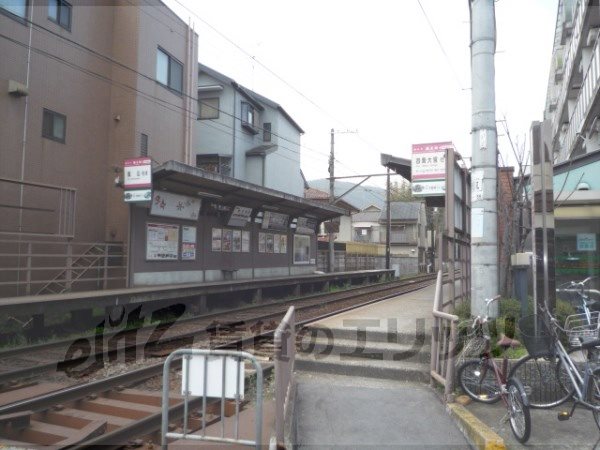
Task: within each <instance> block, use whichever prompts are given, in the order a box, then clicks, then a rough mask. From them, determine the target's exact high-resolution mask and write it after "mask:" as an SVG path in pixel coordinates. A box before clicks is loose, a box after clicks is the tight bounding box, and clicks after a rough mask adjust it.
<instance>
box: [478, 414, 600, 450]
mask: <svg viewBox="0 0 600 450" xmlns="http://www.w3.org/2000/svg"><path fill="white" fill-rule="evenodd" d="M466 408H467V409H468V410H469V411H470V412H471V413H473V414H474V415H475V416H476V417H477V418H479V419H480V420H481V421H483V423H485V424H486V425H488V426H489V427H490V428H492V429H493V430H494V431H495V432H496V433H498V434H499V435H500V437H502V439H504V442H505V444H506V447H507V448H509V449H510V448H532V447H536V448H544V449H547V448H549V449H582V450H585V449H598V448H600V430H598V427H597V426H596V423H595V422H594V418H593V416H592V412H591V411H588V410H586V409H583V408H577V409H576V410H575V415H574V416H573V418H571V420H568V421H564V422H560V421H559V420H558V419H557V418H556V417H557V414H558V412H559V411H563V410H564V411H570V406H568V405H561V406H559V407H557V408H553V409H548V410H542V409H532V410H531V437H530V438H529V441H528V442H527V445H526V446H525V445H522V444H520V443H519V442H517V441H516V439H515V438H514V436H513V434H512V431H511V429H510V425H509V424H508V422H506V421H504V420H502V419H503V417H504V415H505V414H506V408H505V407H504V406H503V405H502V404H501V403H497V404H494V405H485V404H483V403H477V402H473V403H470V404H469V405H467V406H466Z"/></svg>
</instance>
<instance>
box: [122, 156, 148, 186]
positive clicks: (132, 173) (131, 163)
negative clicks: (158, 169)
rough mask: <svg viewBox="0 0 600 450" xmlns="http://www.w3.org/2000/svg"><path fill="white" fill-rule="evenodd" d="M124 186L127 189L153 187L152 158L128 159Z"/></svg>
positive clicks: (125, 166) (125, 164) (125, 165)
mask: <svg viewBox="0 0 600 450" xmlns="http://www.w3.org/2000/svg"><path fill="white" fill-rule="evenodd" d="M123 187H124V188H125V189H143V188H150V187H152V160H151V159H150V158H134V159H126V160H125V163H124V175H123Z"/></svg>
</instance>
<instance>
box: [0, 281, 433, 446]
mask: <svg viewBox="0 0 600 450" xmlns="http://www.w3.org/2000/svg"><path fill="white" fill-rule="evenodd" d="M428 281H429V280H426V281H425V280H421V281H419V282H411V283H409V284H408V285H407V286H404V287H406V288H408V289H403V290H402V291H401V292H396V293H394V294H388V295H384V296H383V297H378V298H376V299H371V300H368V301H366V302H361V303H359V304H356V305H352V306H348V307H345V308H342V309H340V310H336V311H332V312H328V313H324V314H321V315H319V316H316V317H311V318H307V319H304V320H301V321H298V322H297V323H296V328H302V327H304V326H306V325H308V324H310V323H313V322H316V321H319V320H322V319H325V318H328V317H331V316H334V315H336V314H341V313H343V312H346V311H350V310H353V309H357V308H361V307H364V306H367V305H371V304H374V303H377V302H380V301H383V300H386V299H389V298H393V297H396V296H398V295H401V294H406V293H409V292H413V291H416V290H419V289H422V288H424V287H426V286H428V285H430V284H431V283H429V282H428ZM274 333H275V330H269V331H265V332H263V333H260V334H257V335H254V336H251V337H246V338H242V339H238V340H235V341H230V342H227V343H223V344H220V345H217V346H215V348H227V347H231V346H233V345H235V346H243V345H245V344H248V343H249V342H252V343H254V342H256V341H257V340H259V339H264V338H266V337H271V336H273V334H274ZM180 364H181V359H179V360H176V361H174V365H175V367H178V366H179V365H180ZM265 366H266V367H265V370H266V371H267V372H268V371H270V370H272V368H273V365H272V364H265ZM162 370H163V363H162V362H161V363H158V364H154V365H152V366H148V367H145V368H142V369H137V370H134V371H130V372H127V373H124V374H120V375H115V376H112V377H109V378H105V379H102V380H97V381H93V382H90V383H85V384H80V385H77V386H72V387H68V388H65V389H63V390H60V391H56V392H52V393H49V394H44V395H41V396H39V397H36V398H34V399H28V400H22V401H19V402H15V403H12V404H10V405H5V406H2V407H0V416H1V415H5V414H12V413H16V412H21V411H32V412H39V411H43V410H46V409H49V408H52V407H53V406H55V405H57V404H61V403H67V402H73V401H76V400H78V399H81V398H85V397H87V396H90V395H92V394H98V393H99V392H100V393H101V392H105V391H108V390H111V389H114V388H117V387H121V386H128V385H133V384H135V383H139V382H141V381H144V380H147V379H149V378H153V377H156V376H160V375H161V374H162ZM194 402H197V404H198V406H199V405H200V404H201V403H202V398H199V399H195V400H194V401H193V402H190V406H191V407H195V406H196V403H194ZM183 411H184V407H183V402H182V403H180V404H177V405H174V406H172V407H170V409H169V417H172V418H173V419H174V420H179V419H181V418H182V417H183V414H184V412H183ZM161 418H162V414H160V413H155V414H152V415H150V416H148V417H146V418H144V419H141V420H137V421H135V422H133V423H132V424H131V425H128V426H125V427H122V428H119V429H117V430H114V431H112V432H109V433H105V434H103V435H101V436H98V437H95V438H92V439H89V440H86V441H84V442H80V443H79V444H77V445H75V446H73V447H71V448H74V449H83V448H86V449H87V448H100V447H102V448H103V449H107V448H117V447H122V446H123V445H125V444H126V443H127V442H128V441H130V440H131V439H132V438H133V437H136V436H143V435H146V434H150V433H152V432H155V431H156V430H158V429H159V428H160V424H161Z"/></svg>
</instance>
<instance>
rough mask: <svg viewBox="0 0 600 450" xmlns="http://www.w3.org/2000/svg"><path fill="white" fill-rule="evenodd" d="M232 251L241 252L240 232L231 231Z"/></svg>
mask: <svg viewBox="0 0 600 450" xmlns="http://www.w3.org/2000/svg"><path fill="white" fill-rule="evenodd" d="M233 251H234V252H241V251H242V230H233Z"/></svg>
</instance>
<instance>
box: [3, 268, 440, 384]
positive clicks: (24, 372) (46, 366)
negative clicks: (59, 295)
mask: <svg viewBox="0 0 600 450" xmlns="http://www.w3.org/2000/svg"><path fill="white" fill-rule="evenodd" d="M433 278H434V275H423V276H418V277H414V278H410V279H405V280H401V281H395V282H389V283H376V284H372V285H369V286H360V287H356V288H351V289H348V290H345V291H340V292H336V293H331V292H327V293H321V292H320V293H317V294H311V295H309V296H305V297H302V298H300V299H298V298H296V299H290V300H284V301H279V302H278V301H274V302H269V303H266V304H264V303H263V304H261V305H252V306H248V307H243V308H238V309H231V310H226V311H220V312H215V313H211V314H207V315H203V316H196V317H191V318H187V319H182V320H179V321H175V322H171V324H177V325H178V326H180V325H186V324H189V323H192V322H194V321H200V320H209V319H210V318H215V317H222V316H223V315H227V314H232V313H244V312H246V311H252V310H259V309H261V308H262V309H266V308H269V307H273V306H277V307H281V309H282V310H283V312H284V313H285V308H284V305H286V304H289V303H294V304H295V306H296V309H297V310H303V309H306V308H311V307H315V306H323V305H329V304H332V303H336V302H341V301H345V300H349V299H351V298H353V297H357V296H359V295H368V294H376V293H377V292H382V291H387V290H390V289H394V288H396V287H400V288H401V287H402V286H405V285H411V284H412V283H418V282H421V281H426V280H427V281H429V280H430V279H431V280H432V279H433ZM360 291H364V293H362V292H360ZM331 295H338V297H337V298H334V299H331V300H329V301H326V302H323V303H320V304H308V305H297V303H301V302H309V301H311V300H315V299H318V298H323V297H328V296H331ZM339 295H341V297H340V296H339ZM280 314H281V311H276V312H272V313H270V314H267V315H262V316H256V317H252V318H247V319H244V320H245V321H255V320H261V319H268V318H271V317H277V316H279V315H280ZM239 322H240V320H239V319H238V320H234V321H231V322H226V323H223V324H219V326H221V327H227V326H231V325H234V324H236V323H239ZM165 326H166V325H165ZM156 329H158V328H157V327H156V326H154V327H153V326H148V327H142V328H140V329H137V330H132V331H131V333H137V332H138V331H139V330H142V331H150V330H156ZM216 329H217V328H216V327H211V328H207V329H205V330H202V331H201V332H199V331H192V332H188V333H182V334H178V335H176V336H171V337H167V338H164V337H162V335H160V336H159V339H157V340H155V341H146V342H139V343H138V342H136V343H135V344H130V345H127V344H126V345H125V346H123V347H120V348H117V349H112V350H110V349H109V350H104V349H102V350H100V351H95V352H93V353H90V354H89V355H85V356H83V355H82V356H79V357H76V358H71V359H69V360H66V361H65V360H63V361H51V362H48V363H42V364H37V365H35V366H32V367H27V368H23V369H17V370H13V371H10V372H4V373H0V383H2V382H5V381H8V380H14V379H18V378H27V377H31V376H33V375H36V374H39V373H44V372H47V371H49V370H52V369H55V368H56V367H57V365H59V364H64V365H66V366H68V365H75V364H77V363H80V362H83V361H85V360H87V359H89V358H92V357H97V356H101V355H107V356H110V355H113V354H115V353H118V352H123V351H131V350H133V349H136V350H137V349H139V348H143V347H146V346H150V345H152V344H153V343H157V342H159V343H160V344H161V345H163V344H167V343H170V342H174V341H177V340H185V339H189V338H193V337H195V336H198V335H201V334H206V333H210V332H211V331H215V330H216ZM117 333H119V332H114V333H109V334H107V335H102V337H101V339H100V340H101V341H103V340H104V339H106V338H109V337H110V336H114V335H116V334H117ZM86 338H87V339H90V340H91V342H93V343H94V342H97V341H98V336H97V335H90V336H87V337H85V336H84V337H80V338H75V339H77V340H79V339H86ZM92 339H93V340H92ZM73 341H74V339H69V340H65V341H60V342H53V343H47V344H38V345H37V346H32V347H25V348H17V349H11V350H5V351H4V352H0V359H1V358H8V357H11V356H16V355H19V354H22V353H26V352H27V353H29V354H30V353H31V352H32V351H40V350H44V349H46V350H47V349H50V348H54V347H56V348H58V347H60V346H66V345H68V344H70V343H73ZM94 348H97V347H96V346H94Z"/></svg>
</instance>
